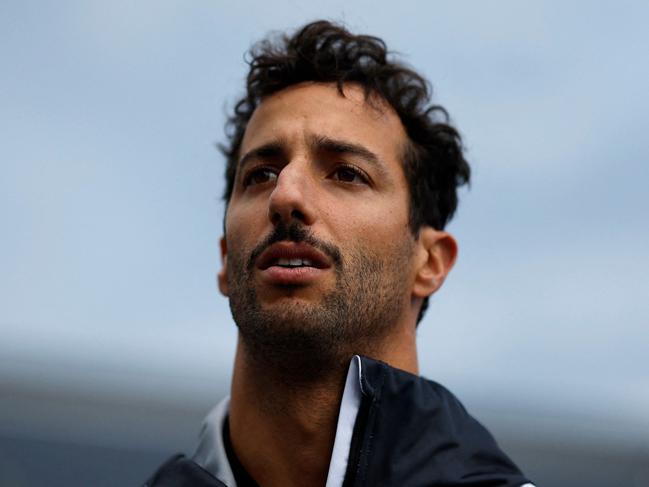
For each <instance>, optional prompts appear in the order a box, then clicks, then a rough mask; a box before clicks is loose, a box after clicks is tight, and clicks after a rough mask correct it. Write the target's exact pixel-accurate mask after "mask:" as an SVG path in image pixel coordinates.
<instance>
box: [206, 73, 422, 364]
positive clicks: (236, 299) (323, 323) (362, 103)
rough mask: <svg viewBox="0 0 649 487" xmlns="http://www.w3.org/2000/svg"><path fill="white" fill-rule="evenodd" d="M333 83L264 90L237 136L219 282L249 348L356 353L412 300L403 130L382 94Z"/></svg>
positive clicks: (387, 329)
mask: <svg viewBox="0 0 649 487" xmlns="http://www.w3.org/2000/svg"><path fill="white" fill-rule="evenodd" d="M344 92H345V96H344V97H343V96H341V95H340V93H339V92H338V91H337V88H336V86H335V85H332V84H319V83H303V84H300V85H296V86H293V87H289V88H287V89H285V90H282V91H280V92H278V93H276V94H274V95H272V96H269V97H268V98H267V99H265V100H264V101H263V102H262V103H261V104H260V106H259V107H258V108H257V109H256V111H255V112H254V114H253V116H252V118H251V120H250V122H249V124H248V126H247V129H246V133H245V136H244V138H243V141H242V145H241V150H240V162H239V165H238V167H237V171H236V176H235V183H234V190H233V193H232V197H231V199H230V202H229V206H228V211H227V215H226V237H225V242H224V244H223V254H224V257H225V259H224V270H223V271H222V272H221V273H220V275H219V284H220V288H221V290H222V292H223V293H224V294H226V295H228V296H229V298H230V306H231V309H232V312H233V316H234V319H235V321H236V323H237V325H238V326H239V329H240V332H241V336H242V339H243V341H244V343H246V344H247V345H248V346H250V347H253V348H254V347H256V348H257V350H256V352H258V353H263V354H266V355H268V354H277V355H282V356H284V355H285V354H286V353H291V352H292V351H293V352H295V353H298V350H297V349H299V353H311V354H315V355H317V354H325V355H326V354H327V353H335V354H336V355H338V354H343V355H346V354H349V353H363V352H365V353H367V350H364V348H368V347H369V348H371V343H372V341H373V339H374V338H381V337H383V338H384V337H385V336H387V335H389V333H390V330H391V329H392V328H393V327H395V326H396V325H397V323H398V322H403V320H404V319H405V316H406V315H407V313H408V310H409V309H410V307H411V291H412V286H413V281H414V276H415V273H416V270H415V265H414V259H413V255H414V250H413V249H414V244H415V239H414V237H413V236H412V232H411V229H410V228H409V226H408V209H409V207H408V200H409V192H408V185H407V182H406V178H405V175H404V172H403V169H402V166H401V164H402V163H401V158H402V154H403V152H404V147H405V144H406V141H407V136H406V134H405V131H404V128H403V126H402V124H401V121H400V120H399V118H398V116H397V115H396V113H395V112H394V111H393V110H392V109H391V108H390V107H389V106H387V104H385V103H384V102H383V101H382V100H378V99H371V100H370V102H369V103H368V102H367V101H366V100H365V96H364V93H363V91H362V89H360V88H359V87H357V86H355V85H346V86H345V89H344ZM332 359H333V357H332Z"/></svg>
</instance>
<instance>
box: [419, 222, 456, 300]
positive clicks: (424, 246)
mask: <svg viewBox="0 0 649 487" xmlns="http://www.w3.org/2000/svg"><path fill="white" fill-rule="evenodd" d="M418 245H419V252H420V256H421V257H420V259H419V262H418V267H417V275H416V276H415V283H414V286H413V290H412V294H413V296H414V297H416V298H422V299H423V298H426V297H428V296H430V295H431V294H433V293H434V292H435V291H437V290H438V289H439V288H440V287H441V286H442V284H443V283H444V279H446V276H447V275H448V273H449V272H450V271H451V269H452V268H453V264H455V259H456V258H457V242H456V241H455V239H454V238H453V236H452V235H451V234H450V233H447V232H444V231H441V230H435V229H434V228H432V227H423V228H422V229H421V230H420V232H419V238H418Z"/></svg>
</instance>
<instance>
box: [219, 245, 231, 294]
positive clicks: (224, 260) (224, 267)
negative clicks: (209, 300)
mask: <svg viewBox="0 0 649 487" xmlns="http://www.w3.org/2000/svg"><path fill="white" fill-rule="evenodd" d="M220 244H221V270H220V271H219V273H218V274H217V275H216V276H217V281H218V283H219V291H221V294H223V295H224V296H227V295H228V244H227V243H226V242H225V237H221V242H220Z"/></svg>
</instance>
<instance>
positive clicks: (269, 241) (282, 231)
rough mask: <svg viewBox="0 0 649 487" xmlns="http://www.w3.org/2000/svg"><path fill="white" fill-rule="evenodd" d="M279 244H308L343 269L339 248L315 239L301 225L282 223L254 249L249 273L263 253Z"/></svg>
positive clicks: (249, 263) (250, 259)
mask: <svg viewBox="0 0 649 487" xmlns="http://www.w3.org/2000/svg"><path fill="white" fill-rule="evenodd" d="M277 242H295V243H305V244H308V245H310V246H311V247H313V248H315V249H318V250H319V251H320V252H323V253H324V254H325V255H327V256H328V257H329V258H330V259H331V260H332V261H333V263H334V265H335V266H336V267H337V268H341V267H342V256H341V252H340V250H339V249H338V247H336V246H335V245H333V244H330V243H327V242H323V241H322V240H320V239H318V238H316V237H314V236H313V232H311V230H309V229H308V228H306V227H305V226H304V225H302V224H300V223H296V222H293V223H291V224H290V225H286V223H284V222H280V223H279V224H278V225H277V226H276V227H275V228H274V229H273V231H272V232H271V233H270V234H269V235H268V236H267V237H266V238H265V239H264V240H263V241H262V242H261V243H260V244H259V245H257V246H256V247H255V248H254V249H253V251H252V252H251V254H250V258H249V259H248V265H247V269H248V270H249V271H250V270H252V269H253V267H254V266H255V261H256V260H257V258H259V256H260V255H261V253H262V252H263V251H264V250H266V249H267V248H268V247H270V246H271V245H273V244H274V243H277Z"/></svg>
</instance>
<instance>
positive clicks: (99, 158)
mask: <svg viewBox="0 0 649 487" xmlns="http://www.w3.org/2000/svg"><path fill="white" fill-rule="evenodd" d="M319 17H325V18H332V19H337V20H343V21H345V22H346V23H347V24H348V25H349V26H350V27H351V28H352V29H353V30H356V31H364V32H367V33H371V34H375V35H378V36H381V37H383V38H384V39H385V40H386V41H387V42H388V45H389V46H390V48H391V49H393V50H395V51H398V52H400V53H402V54H403V56H404V58H405V59H406V60H407V61H408V62H409V63H411V64H412V65H414V66H415V67H416V68H417V69H419V70H420V71H422V72H423V73H424V74H425V75H426V76H427V77H429V78H430V79H431V81H432V83H433V86H434V89H435V100H436V102H439V103H441V104H442V105H444V106H445V107H446V108H447V109H448V110H449V112H450V114H451V117H452V119H453V120H454V122H455V123H456V124H457V126H458V127H459V129H460V131H461V132H462V134H463V136H464V138H465V142H466V146H467V150H468V153H467V156H468V158H469V160H470V161H471V162H472V165H473V169H474V180H473V185H472V188H471V189H470V190H469V191H463V192H462V201H461V204H460V209H459V211H458V214H457V217H456V219H455V221H454V222H453V223H452V224H451V226H450V227H449V229H450V230H451V231H452V232H453V233H455V235H456V236H457V238H458V240H459V243H460V259H459V262H458V264H457V266H456V269H455V270H454V272H453V274H452V275H451V277H450V278H449V280H448V282H447V284H446V286H445V288H444V289H443V290H442V291H441V292H440V293H439V294H438V295H437V296H435V297H434V299H433V303H432V306H431V308H430V310H429V312H428V314H427V317H426V319H425V320H424V322H423V323H422V324H421V325H420V332H419V347H420V356H421V366H422V372H423V374H424V375H427V376H428V377H431V378H434V379H436V380H438V381H440V382H442V383H445V384H446V385H448V386H449V387H451V388H452V389H454V390H455V391H457V392H458V393H459V394H460V396H461V397H463V398H464V399H465V401H466V402H468V403H469V404H470V405H475V406H476V407H481V408H484V409H485V410H488V409H491V410H494V411H498V410H505V411H509V410H512V411H518V412H521V414H529V415H532V414H537V413H543V414H545V415H546V416H548V417H557V418H559V420H561V418H564V421H566V422H568V421H572V418H577V417H578V418H581V419H584V418H586V419H588V418H591V420H592V422H593V424H598V423H600V424H601V423H602V422H604V421H606V422H607V424H608V428H609V429H611V430H612V433H611V434H614V433H615V432H616V431H617V432H619V433H620V434H623V435H627V436H628V435H629V434H631V435H634V434H636V435H638V437H639V436H640V435H645V436H646V433H647V432H648V431H649V419H648V417H647V414H646V411H649V358H647V357H648V355H647V352H646V350H647V346H648V344H649V327H648V326H647V325H648V323H647V321H648V318H649V278H648V277H647V276H648V274H649V253H648V252H647V248H648V243H649V225H648V224H647V216H646V213H647V210H648V209H649V196H648V193H647V190H646V186H647V181H649V168H648V166H649V145H647V133H649V117H648V115H647V113H649V95H648V94H647V93H648V92H647V86H649V63H647V62H646V56H647V52H649V34H648V33H647V29H646V19H647V18H649V7H647V4H645V3H643V2H616V3H615V4H613V3H609V4H607V5H594V4H592V3H588V2H574V3H571V4H570V5H565V4H562V5H561V6H559V5H558V4H550V3H540V2H537V3H532V2H525V3H523V2H514V1H510V2H504V1H503V2H489V3H478V2H474V3H470V4H469V3H458V2H444V3H441V2H439V3H438V2H410V1H401V2H398V6H397V4H396V3H394V2H367V1H366V2H328V3H327V6H326V8H325V7H317V6H310V5H309V6H306V5H304V4H303V2H297V1H284V2H275V3H274V4H273V6H272V8H271V6H270V4H268V3H267V2H265V3H263V4H262V3H258V2H238V3H237V4H236V5H231V4H226V3H225V2H216V1H211V2H208V1H195V2H180V1H177V2H171V1H156V2H153V1H142V2H126V1H113V2H99V1H69V0H68V1H59V2H54V1H43V2H20V1H17V0H4V1H3V2H2V3H1V4H0V59H2V60H3V65H4V67H3V69H2V71H1V72H0V134H1V135H0V137H1V140H2V143H1V144H0V175H1V176H0V225H1V228H2V238H1V239H0V268H1V269H2V278H1V279H0V336H2V340H0V369H1V372H0V379H2V380H5V381H8V380H9V381H16V380H19V381H24V382H25V383H33V384H41V385H42V386H43V387H62V388H79V389H82V390H90V389H91V390H97V391H101V393H103V394H145V393H146V394H151V395H153V396H155V397H159V398H160V400H173V398H174V397H177V396H178V395H179V394H180V391H186V392H188V393H189V395H190V396H196V397H199V398H204V397H211V396H212V395H213V394H215V393H214V391H217V390H218V391H222V390H225V388H226V387H227V381H228V377H229V373H230V372H229V371H230V367H231V360H232V356H233V349H234V341H235V337H236V333H235V327H234V325H233V323H232V320H231V318H230V315H229V309H228V306H227V302H226V300H225V299H224V298H222V297H221V296H220V295H218V292H217V290H216V285H215V273H216V272H217V270H218V268H219V253H218V239H219V237H220V234H221V220H222V212H223V204H222V203H221V201H220V194H221V192H222V189H223V182H222V172H223V160H222V158H221V156H220V155H219V153H218V152H217V151H216V150H215V148H214V144H215V143H216V142H218V141H220V140H222V138H223V137H222V134H223V121H224V113H225V111H224V110H225V109H226V108H227V107H231V106H232V102H233V100H234V99H235V98H236V96H237V95H238V94H240V92H241V88H242V79H243V77H244V75H245V64H244V63H243V53H244V51H245V50H246V49H247V48H248V46H249V45H250V44H251V42H253V41H254V40H257V39H259V38H261V37H262V36H264V35H265V34H266V33H268V32H269V31H271V30H281V29H286V28H293V27H296V26H299V25H301V24H303V23H304V22H306V21H308V20H312V19H315V18H319ZM169 386H170V387H171V390H170V391H167V392H164V389H166V388H167V387H169ZM503 408H504V409H503Z"/></svg>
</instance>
